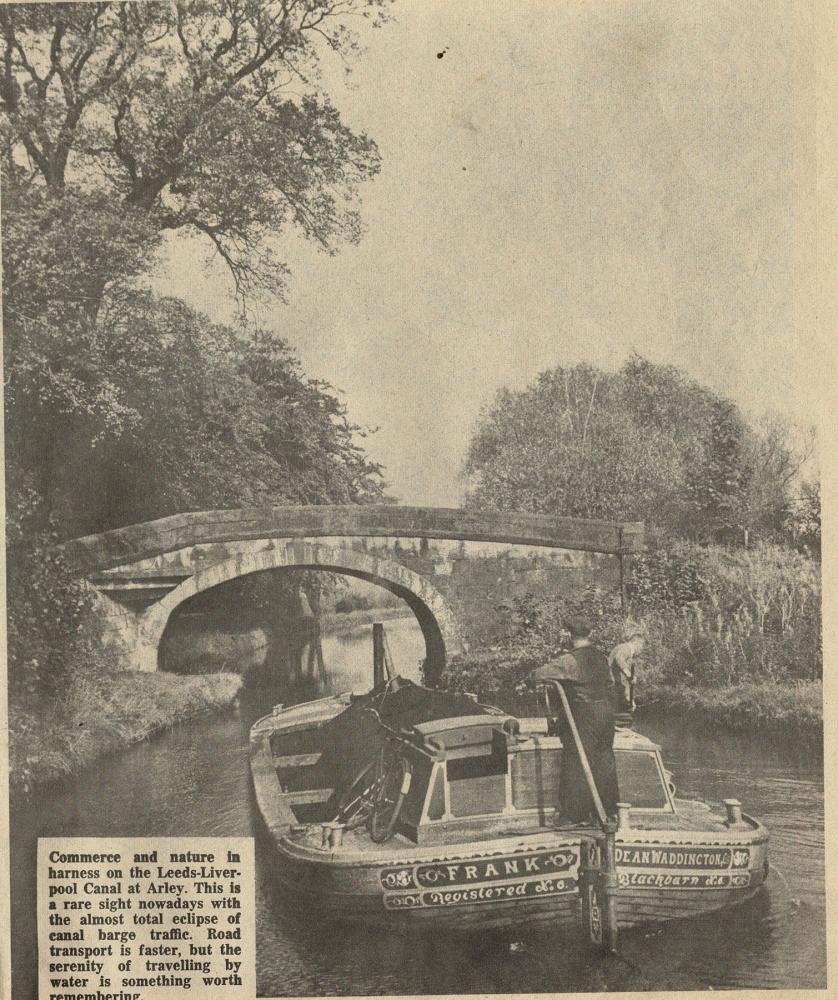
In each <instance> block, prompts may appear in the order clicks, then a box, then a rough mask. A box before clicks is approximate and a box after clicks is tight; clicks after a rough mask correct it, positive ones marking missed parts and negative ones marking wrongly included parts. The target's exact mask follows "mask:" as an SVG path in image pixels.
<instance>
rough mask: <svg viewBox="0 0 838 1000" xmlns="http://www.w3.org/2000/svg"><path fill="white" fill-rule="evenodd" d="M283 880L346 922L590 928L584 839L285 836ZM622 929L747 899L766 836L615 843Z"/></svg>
mask: <svg viewBox="0 0 838 1000" xmlns="http://www.w3.org/2000/svg"><path fill="white" fill-rule="evenodd" d="M276 846H277V854H278V858H277V866H276V877H277V878H278V880H279V881H281V882H282V883H283V884H284V885H285V886H286V887H287V888H288V890H289V891H290V892H293V893H294V895H295V896H298V897H299V896H301V897H304V898H305V900H306V903H307V905H309V906H313V907H317V908H321V909H324V910H327V911H328V913H329V915H330V916H333V917H335V918H339V919H347V920H357V921H363V922H365V923H375V924H385V925H387V926H391V927H392V926H413V927H417V928H418V927H421V926H423V925H425V924H428V925H429V926H431V925H432V926H433V927H434V928H435V929H440V928H448V929H450V930H455V931H469V932H474V931H482V930H485V929H488V928H496V929H499V928H513V927H514V928H521V927H524V926H538V925H541V924H548V925H550V926H551V927H553V928H556V927H559V928H564V929H566V930H567V931H568V932H573V931H574V930H578V929H579V928H580V927H581V926H582V925H583V924H584V923H585V916H584V914H583V909H582V899H583V896H584V894H585V891H586V887H587V885H588V884H595V882H594V881H593V880H592V879H591V878H590V877H589V876H587V874H586V868H585V866H584V865H583V863H582V860H581V859H582V858H583V857H584V853H585V852H584V845H583V844H582V842H581V841H580V840H575V841H571V840H567V839H554V840H552V841H549V840H548V841H545V840H544V839H543V838H542V839H541V841H540V842H539V843H537V844H533V843H521V842H518V843H516V844H507V845H505V846H501V845H499V844H493V845H491V848H490V847H489V845H488V844H485V843H484V844H483V845H465V844H461V845H452V847H451V849H450V850H447V851H444V852H442V851H440V850H439V849H437V850H436V852H435V853H434V854H433V855H428V854H427V853H426V852H418V851H417V852H416V853H415V854H413V855H409V854H407V855H405V856H403V857H401V858H398V859H392V858H388V859H386V860H385V859H378V860H364V859H362V858H361V857H354V858H353V857H351V856H349V857H341V858H340V859H338V858H335V857H330V856H329V850H328V848H326V849H324V850H323V857H312V856H311V855H312V853H313V851H311V850H310V849H303V850H301V849H300V848H299V847H298V846H297V845H294V844H292V843H290V842H289V841H288V840H287V839H285V838H282V839H280V841H279V842H278V843H277V844H276ZM617 851H618V857H619V856H622V857H623V858H624V859H627V861H628V863H623V864H619V863H618V868H617V874H618V885H619V891H618V894H617V916H618V923H619V926H620V927H631V926H635V925H642V924H647V923H657V922H661V921H668V920H675V919H680V918H685V917H692V916H697V915H700V914H704V913H709V912H712V911H714V910H718V909H721V908H724V907H728V906H731V905H734V904H737V903H741V902H744V901H745V900H747V899H748V898H750V897H751V896H753V895H754V894H755V893H756V892H757V891H758V890H759V888H760V886H761V885H762V884H763V882H764V881H765V877H766V873H767V847H766V843H765V841H764V840H762V839H760V838H752V839H751V840H750V841H749V842H743V839H738V840H737V841H736V842H734V843H732V844H724V843H720V842H718V841H714V842H713V843H708V842H706V841H705V842H703V843H702V842H699V841H694V842H689V843H687V844H685V843H684V842H683V840H682V839H679V840H678V841H676V840H675V839H674V838H673V839H672V840H671V841H670V840H663V839H662V838H661V837H659V836H656V837H655V839H654V841H652V840H650V839H644V838H639V837H636V836H634V837H627V838H623V839H619V838H618V840H617Z"/></svg>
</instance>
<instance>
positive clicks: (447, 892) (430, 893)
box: [384, 876, 576, 910]
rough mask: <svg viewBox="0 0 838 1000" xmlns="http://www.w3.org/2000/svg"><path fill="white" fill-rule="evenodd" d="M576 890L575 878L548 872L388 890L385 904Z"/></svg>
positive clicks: (455, 902) (450, 902) (410, 905)
mask: <svg viewBox="0 0 838 1000" xmlns="http://www.w3.org/2000/svg"><path fill="white" fill-rule="evenodd" d="M572 892H576V879H575V878H553V877H551V876H548V877H546V878H540V879H530V880H529V881H520V882H503V883H499V884H496V885H480V886H460V887H458V888H454V889H450V888H446V889H431V890H427V891H425V892H407V893H385V894H384V907H385V909H388V910H415V909H417V908H418V907H427V906H463V905H467V904H472V903H499V902H503V901H504V900H508V899H532V898H534V897H543V896H556V895H561V894H562V893H572Z"/></svg>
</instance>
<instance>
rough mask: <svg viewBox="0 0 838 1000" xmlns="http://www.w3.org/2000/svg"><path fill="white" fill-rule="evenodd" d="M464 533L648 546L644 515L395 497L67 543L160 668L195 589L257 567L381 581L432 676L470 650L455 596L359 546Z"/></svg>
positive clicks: (125, 645)
mask: <svg viewBox="0 0 838 1000" xmlns="http://www.w3.org/2000/svg"><path fill="white" fill-rule="evenodd" d="M375 538H379V539H381V538H387V539H399V538H411V539H454V540H463V541H482V542H500V543H505V544H509V545H534V546H544V547H549V548H560V549H575V550H581V551H586V552H602V553H612V554H615V555H617V556H619V557H620V563H621V566H622V562H623V557H624V556H626V555H630V554H631V553H633V552H639V551H642V549H643V526H642V525H641V524H638V523H636V522H612V521H592V520H581V519H576V518H558V517H551V516H544V515H533V514H519V513H479V512H474V511H466V510H456V509H442V508H431V507H401V506H391V505H365V506H317V507H265V508H258V509H252V510H222V511H201V512H193V513H187V514H175V515H173V516H171V517H165V518H161V519H159V520H156V521H149V522H146V523H144V524H134V525H130V526H128V527H124V528H116V529H114V530H112V531H107V532H104V533H103V534H99V535H89V536H86V537H84V538H76V539H73V540H72V541H70V542H67V543H65V544H64V546H63V552H64V555H65V558H66V559H67V561H68V563H69V564H70V566H71V567H72V568H73V569H74V570H75V572H76V573H77V574H78V575H79V576H81V577H83V578H84V579H85V580H86V581H87V584H88V586H89V587H90V588H91V591H92V594H93V597H94V603H95V608H96V610H97V613H98V616H99V619H100V622H101V632H102V638H103V642H105V644H106V645H108V646H109V647H111V648H112V650H113V653H114V654H115V655H117V656H118V657H119V658H120V659H121V660H122V662H123V663H124V664H125V665H126V666H127V667H129V668H133V669H136V670H156V669H157V668H158V650H159V645H160V640H161V638H162V636H163V632H164V630H165V628H166V624H167V622H168V620H169V617H170V615H171V614H172V612H173V611H174V610H175V608H177V607H178V605H180V604H182V603H183V602H184V601H185V600H187V599H188V598H190V597H192V596H194V595H195V594H198V593H200V592H202V591H204V590H208V589H210V588H211V587H215V586H218V585H219V584H221V583H225V582H227V581H229V580H233V579H235V578H237V577H241V576H245V575H248V574H250V573H259V572H264V571H267V570H277V569H279V570H281V569H320V570H327V571H331V572H335V573H342V574H346V575H349V576H354V577H357V578H360V579H362V580H367V581H369V582H371V583H376V584H378V585H380V586H382V587H384V588H386V589H387V590H389V591H391V592H393V593H394V594H397V595H398V596H399V597H401V598H403V599H404V601H405V602H406V603H407V604H408V606H409V607H410V608H411V610H412V611H413V613H414V614H415V615H416V618H417V620H418V622H419V625H420V627H421V629H422V633H423V635H424V638H425V647H426V663H427V668H428V674H429V676H430V677H438V676H439V675H440V674H441V672H442V670H443V669H444V667H445V663H446V661H447V659H448V658H449V657H450V656H452V655H453V654H455V653H457V652H460V651H461V650H462V649H463V643H462V639H461V637H460V634H459V629H458V626H457V622H456V620H455V617H454V614H453V613H452V611H451V608H450V607H449V606H448V603H447V602H446V600H445V599H444V597H443V596H442V594H441V593H440V592H439V590H438V589H437V588H436V586H435V585H434V583H433V581H432V580H431V579H430V578H428V577H427V576H423V575H422V574H420V573H417V572H415V571H413V570H411V569H408V568H407V567H406V566H403V565H402V564H401V563H399V562H397V561H395V560H391V559H388V558H383V557H381V556H380V555H377V554H372V553H369V552H366V551H364V550H363V548H359V547H358V545H359V540H362V539H375Z"/></svg>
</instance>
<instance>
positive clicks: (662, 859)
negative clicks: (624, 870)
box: [617, 844, 751, 869]
mask: <svg viewBox="0 0 838 1000" xmlns="http://www.w3.org/2000/svg"><path fill="white" fill-rule="evenodd" d="M750 860H751V854H750V851H749V850H748V849H747V848H736V849H731V848H730V847H701V846H697V847H641V846H639V845H620V844H618V845H617V864H618V865H626V866H628V867H630V868H718V869H722V868H747V867H748V864H749V862H750Z"/></svg>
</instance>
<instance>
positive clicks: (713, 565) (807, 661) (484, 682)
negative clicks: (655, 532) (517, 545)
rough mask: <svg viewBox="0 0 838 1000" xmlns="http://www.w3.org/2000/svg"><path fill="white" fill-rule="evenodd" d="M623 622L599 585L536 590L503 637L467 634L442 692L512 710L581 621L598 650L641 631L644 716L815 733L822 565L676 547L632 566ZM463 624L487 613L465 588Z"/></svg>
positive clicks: (812, 736)
mask: <svg viewBox="0 0 838 1000" xmlns="http://www.w3.org/2000/svg"><path fill="white" fill-rule="evenodd" d="M630 583H631V586H630V588H629V598H630V609H631V613H630V614H626V613H625V612H624V611H623V609H622V608H621V605H620V600H619V595H618V594H615V593H613V592H611V591H609V590H604V589H601V588H599V587H588V588H580V589H579V590H578V591H577V592H576V593H574V594H572V595H568V594H566V593H561V592H559V591H558V590H557V589H556V588H550V587H542V588H540V589H538V590H537V591H536V590H534V591H531V592H528V593H526V594H524V595H519V596H513V597H512V598H511V599H510V600H509V601H507V604H506V619H505V623H504V627H503V629H502V631H501V632H500V634H491V633H490V632H489V630H488V629H486V628H483V627H473V628H471V630H470V631H469V633H468V634H467V636H466V638H467V640H468V641H469V644H470V651H469V653H468V654H467V655H466V656H464V657H461V658H458V660H457V661H456V662H455V663H453V664H452V666H451V669H450V670H449V678H448V683H449V684H450V686H451V687H452V688H456V689H458V690H461V691H474V692H476V693H478V694H479V695H480V696H481V697H482V698H484V699H486V700H489V701H492V700H494V701H497V702H499V703H500V704H502V705H503V706H504V707H505V708H509V709H511V710H516V709H515V708H514V706H513V704H512V703H511V702H510V698H511V697H514V695H513V693H512V688H513V686H514V684H515V683H516V682H517V681H518V680H520V679H521V678H522V677H523V676H524V675H525V674H526V673H528V672H529V671H530V670H532V669H533V668H534V667H537V666H539V665H541V664H542V663H545V662H547V660H549V659H551V658H552V657H554V656H555V655H556V653H557V651H558V650H560V649H562V648H563V647H564V646H565V645H566V643H567V639H568V637H567V635H566V633H565V631H564V629H563V623H564V622H565V620H566V619H567V617H568V615H580V614H581V615H583V616H584V617H585V618H587V619H588V620H589V621H590V622H591V624H592V626H593V632H592V640H593V642H594V644H595V645H596V646H598V647H599V648H600V649H601V650H603V651H605V652H607V651H608V650H610V649H612V648H613V647H614V646H615V645H616V644H617V643H618V642H621V641H623V640H624V639H626V638H628V637H629V636H630V635H632V634H637V633H639V634H640V635H642V636H643V637H644V639H645V647H644V649H643V651H642V652H641V653H639V654H638V660H637V664H636V665H637V670H638V690H637V700H638V702H639V703H640V704H646V705H647V706H648V710H649V711H650V712H666V713H668V714H670V715H676V716H679V717H680V716H683V717H684V719H685V720H689V721H690V722H691V723H693V722H694V723H695V724H698V725H702V726H704V725H707V726H723V727H725V728H726V729H729V730H733V731H736V730H738V731H745V730H747V731H750V732H765V733H772V732H780V731H782V732H785V733H790V734H792V736H793V735H794V734H799V735H800V737H801V738H802V739H804V740H805V741H806V742H807V743H809V742H812V741H819V740H820V739H821V734H822V729H823V705H822V684H821V677H822V666H823V657H822V649H821V616H820V607H821V590H820V566H819V564H818V563H817V562H816V561H814V560H813V559H811V558H810V557H808V556H806V555H805V554H802V553H800V552H797V551H795V550H793V549H789V548H788V547H783V546H779V545H770V544H762V543H761V544H759V545H755V546H753V547H752V548H750V549H746V550H744V549H732V548H723V547H720V546H709V545H697V544H694V543H683V542H682V543H677V544H673V545H672V546H671V547H670V548H668V549H666V550H656V551H653V552H650V553H648V554H646V555H644V556H642V557H636V558H635V562H634V566H633V570H632V574H631V578H630ZM459 598H460V600H461V601H463V602H465V603H467V604H470V605H471V608H470V613H469V614H467V615H465V616H464V620H465V621H467V622H472V621H473V622H477V624H478V626H479V625H480V620H479V614H480V613H482V614H483V615H484V617H489V616H491V613H492V610H493V609H492V608H491V606H487V604H486V603H485V602H484V601H483V600H482V599H481V595H480V593H478V592H477V591H474V592H468V591H465V590H462V591H461V593H460V594H459Z"/></svg>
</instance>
